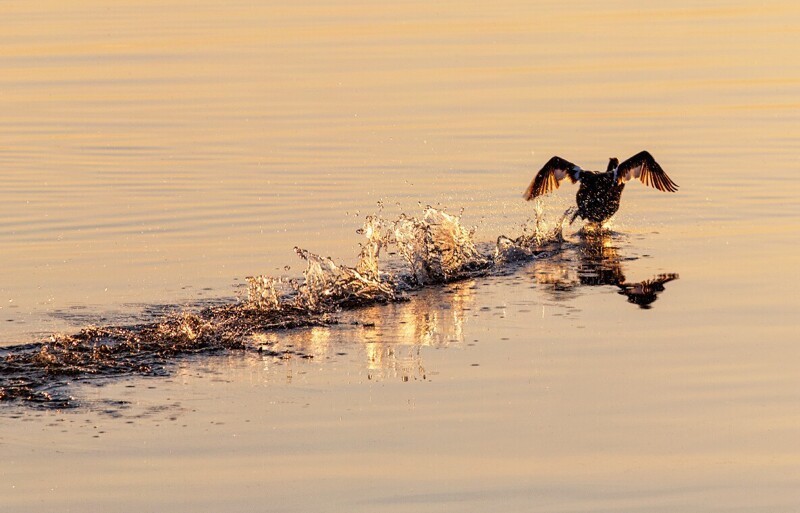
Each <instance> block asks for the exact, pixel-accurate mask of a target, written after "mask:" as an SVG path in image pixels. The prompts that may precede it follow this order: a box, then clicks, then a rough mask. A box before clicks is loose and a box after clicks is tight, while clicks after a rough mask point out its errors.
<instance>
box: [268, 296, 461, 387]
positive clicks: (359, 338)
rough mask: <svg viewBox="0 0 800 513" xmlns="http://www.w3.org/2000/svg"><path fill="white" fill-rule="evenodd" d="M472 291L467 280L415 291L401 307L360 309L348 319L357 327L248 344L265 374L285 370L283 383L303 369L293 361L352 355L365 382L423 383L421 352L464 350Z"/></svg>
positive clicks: (273, 334)
mask: <svg viewBox="0 0 800 513" xmlns="http://www.w3.org/2000/svg"><path fill="white" fill-rule="evenodd" d="M472 286H473V285H472V282H471V281H470V282H459V283H456V284H451V285H450V286H449V287H448V288H447V289H444V290H442V289H436V290H427V291H422V292H419V293H417V294H414V295H413V296H412V297H411V298H410V300H409V301H408V302H405V303H399V304H394V305H384V306H378V307H370V308H362V309H359V310H357V311H354V312H353V314H352V318H353V321H352V322H354V323H355V324H349V323H346V322H342V324H340V325H338V326H334V327H314V328H307V329H299V330H295V331H291V332H267V333H258V334H255V335H253V337H252V343H253V344H254V345H255V346H257V347H263V348H265V353H264V355H263V356H262V358H261V361H262V362H263V368H264V370H270V371H276V370H278V369H279V368H283V369H285V374H284V372H280V373H279V375H280V376H283V377H282V378H280V379H285V380H286V381H287V382H291V381H292V375H293V374H294V373H297V372H299V371H300V370H301V369H302V368H304V366H303V365H302V364H300V363H299V362H296V363H295V362H293V361H294V360H302V361H306V359H308V357H312V358H310V359H308V360H307V361H319V360H325V359H334V360H335V359H342V358H353V356H352V355H353V354H355V355H356V358H355V360H356V362H357V363H359V365H361V366H362V368H363V369H364V371H366V375H367V379H370V380H381V379H394V378H400V379H402V380H403V381H410V380H425V379H427V377H428V375H429V373H428V372H427V370H426V367H425V365H424V362H423V356H424V351H423V348H425V347H453V346H460V345H463V343H464V328H465V323H466V319H467V316H466V313H467V312H468V311H469V308H470V306H471V305H472V304H473V302H474V301H475V291H474V289H473V288H472ZM287 353H288V354H287ZM277 376H278V375H274V376H272V378H273V379H274V378H275V377H277ZM267 379H270V376H269V374H268V375H267Z"/></svg>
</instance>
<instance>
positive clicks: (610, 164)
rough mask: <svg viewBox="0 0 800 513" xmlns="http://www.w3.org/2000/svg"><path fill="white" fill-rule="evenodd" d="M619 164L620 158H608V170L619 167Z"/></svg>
mask: <svg viewBox="0 0 800 513" xmlns="http://www.w3.org/2000/svg"><path fill="white" fill-rule="evenodd" d="M617 166H619V159H618V158H617V157H611V158H610V159H608V169H606V171H613V170H615V169H617Z"/></svg>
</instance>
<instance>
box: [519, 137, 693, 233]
mask: <svg viewBox="0 0 800 513" xmlns="http://www.w3.org/2000/svg"><path fill="white" fill-rule="evenodd" d="M565 178H569V181H570V182H572V183H575V182H580V183H581V185H580V188H578V194H577V196H576V197H575V199H576V201H577V203H578V210H577V211H576V212H575V214H574V215H573V216H572V220H571V221H570V222H573V221H575V218H576V217H578V216H580V217H581V218H583V219H585V220H587V221H590V222H592V223H598V224H601V223H603V222H605V221H606V220H608V219H609V218H610V217H611V216H613V215H614V214H615V213H616V212H617V210H618V209H619V199H620V196H621V195H622V189H624V188H625V182H628V181H630V180H633V179H634V178H638V179H639V180H640V181H641V182H642V183H643V184H645V185H649V186H651V187H655V188H656V189H658V190H659V191H665V192H675V191H677V190H678V185H677V184H675V182H673V181H672V180H671V179H670V177H669V176H667V173H665V172H664V170H663V169H661V166H659V165H658V162H656V161H655V159H654V158H653V156H652V155H650V154H649V153H648V152H646V151H642V152H639V153H637V154H636V155H634V156H633V157H631V158H629V159H628V160H626V161H625V162H623V163H622V164H620V163H619V160H617V158H616V157H614V158H611V159H609V161H608V169H606V170H605V172H600V171H586V170H584V169H581V168H580V166H576V165H575V164H573V163H572V162H569V161H567V160H564V159H562V158H561V157H553V158H551V159H550V160H548V161H547V164H545V165H544V167H543V168H542V169H540V170H539V172H538V173H536V176H535V177H534V178H533V181H531V184H530V185H529V186H528V188H527V189H526V190H525V194H523V195H522V197H523V198H525V199H526V200H528V201H530V200H532V199H533V198H536V197H538V196H541V195H543V194H547V193H548V192H550V191H552V190H555V189H558V186H559V185H560V183H561V182H562V181H563V180H564V179H565Z"/></svg>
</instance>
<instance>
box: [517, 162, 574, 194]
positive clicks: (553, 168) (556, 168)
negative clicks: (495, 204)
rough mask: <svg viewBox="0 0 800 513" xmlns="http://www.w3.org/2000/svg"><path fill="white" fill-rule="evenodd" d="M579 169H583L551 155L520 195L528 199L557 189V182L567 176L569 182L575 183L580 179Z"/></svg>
mask: <svg viewBox="0 0 800 513" xmlns="http://www.w3.org/2000/svg"><path fill="white" fill-rule="evenodd" d="M581 171H583V170H582V169H581V168H580V167H578V166H576V165H575V164H573V163H572V162H569V161H568V160H564V159H562V158H561V157H553V158H551V159H550V160H548V161H547V164H545V165H544V167H543V168H542V169H540V170H539V172H538V173H536V176H535V177H534V178H533V180H532V181H531V184H530V185H528V188H527V189H525V192H524V193H523V194H522V197H523V198H525V199H526V200H528V201H530V200H532V199H533V198H536V197H538V196H541V195H542V194H547V193H548V192H550V191H553V190H555V189H558V186H559V184H560V183H561V181H563V180H564V179H565V178H569V181H570V182H572V183H575V182H577V181H578V180H580V179H581Z"/></svg>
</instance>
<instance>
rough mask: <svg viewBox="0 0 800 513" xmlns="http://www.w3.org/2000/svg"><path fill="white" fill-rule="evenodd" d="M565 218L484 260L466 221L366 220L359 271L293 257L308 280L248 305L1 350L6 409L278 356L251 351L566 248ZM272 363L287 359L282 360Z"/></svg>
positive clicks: (430, 215)
mask: <svg viewBox="0 0 800 513" xmlns="http://www.w3.org/2000/svg"><path fill="white" fill-rule="evenodd" d="M566 215H567V214H565V216H564V217H566ZM564 217H562V218H561V219H560V220H559V221H558V222H556V223H555V224H552V225H550V224H547V223H545V222H544V221H543V218H542V215H541V209H539V210H537V217H536V219H535V220H534V221H532V222H529V223H528V224H527V225H526V226H525V227H524V229H523V233H522V235H520V236H519V237H517V238H514V239H512V238H509V237H506V236H502V235H501V236H500V237H498V239H497V246H496V247H495V248H494V251H493V254H488V255H485V254H482V253H481V251H479V250H478V248H477V247H476V245H475V241H474V235H475V234H474V229H468V228H466V227H464V226H463V225H462V223H461V216H460V215H452V214H448V213H446V212H444V211H443V210H439V209H435V208H433V207H427V208H426V209H424V211H423V212H422V215H421V216H419V217H416V216H409V215H405V214H404V215H401V216H400V217H399V218H398V219H396V220H394V221H392V222H388V221H386V220H384V219H382V218H381V217H380V215H374V216H368V217H366V219H365V222H364V225H363V227H362V228H361V229H360V230H359V233H360V234H361V235H363V236H364V239H365V240H364V241H363V243H362V245H361V250H360V252H359V255H358V260H357V262H356V264H355V266H353V267H350V266H347V265H345V264H342V263H336V262H334V261H333V260H332V259H331V258H328V257H322V256H320V255H317V254H314V253H312V252H310V251H307V250H305V249H301V248H295V251H296V253H297V255H298V256H299V257H300V258H301V259H302V260H303V261H305V263H306V268H305V270H304V271H303V276H302V278H301V279H292V278H285V277H271V276H253V277H249V278H247V284H248V288H247V298H246V299H245V300H243V301H241V302H239V303H236V304H231V305H225V306H217V307H210V308H205V309H203V310H201V311H200V312H196V313H183V314H180V315H173V316H170V317H167V318H165V319H163V320H162V321H160V322H156V323H150V324H143V325H138V326H111V327H96V326H89V327H86V328H84V329H82V330H81V331H79V332H78V333H76V334H72V335H63V334H58V335H53V336H52V337H50V339H48V340H47V341H44V342H41V343H37V344H28V345H24V346H12V347H7V348H4V349H2V350H0V400H23V401H27V402H28V403H29V404H34V403H39V404H42V405H44V406H47V407H67V406H73V405H75V401H74V400H73V399H72V398H71V397H70V395H69V386H68V385H69V383H70V382H71V381H75V380H86V379H91V378H109V377H113V376H120V375H148V374H150V375H153V374H154V375H159V374H164V373H168V372H169V368H170V366H171V365H172V364H173V363H174V360H175V357H177V356H179V355H185V354H193V353H201V352H213V351H222V350H231V349H242V350H248V349H249V350H258V351H262V352H263V351H272V349H271V348H270V347H269V346H268V345H264V344H263V343H260V342H259V343H256V342H254V340H257V339H258V337H255V336H254V335H256V334H260V333H264V332H266V331H275V330H280V329H288V328H296V327H303V326H325V325H329V324H331V323H334V322H336V320H335V317H333V315H334V314H335V312H337V311H340V310H342V309H347V308H354V307H360V306H366V305H370V304H377V303H385V302H391V301H398V300H403V299H404V298H405V294H407V293H409V292H410V291H413V290H415V289H419V288H421V287H426V286H432V285H435V284H440V283H446V282H450V281H455V280H460V279H465V278H470V277H475V276H479V275H482V274H487V273H490V272H493V271H494V270H496V269H498V268H501V267H502V266H503V265H504V264H505V263H506V262H510V261H514V260H520V259H523V258H534V257H536V256H537V255H540V254H541V253H542V252H544V251H547V250H553V249H554V248H555V247H556V246H557V245H558V244H559V242H560V241H561V225H562V224H563V220H564ZM390 246H391V247H393V248H394V249H395V252H396V254H397V255H399V257H400V259H399V261H398V262H390V264H391V266H392V268H393V269H397V270H396V271H393V272H389V271H386V270H384V268H382V267H381V254H382V253H385V252H386V251H385V250H386V248H387V247H390ZM384 267H385V266H384ZM275 355H276V356H282V355H281V354H280V352H279V351H275ZM301 356H302V355H301Z"/></svg>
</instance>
